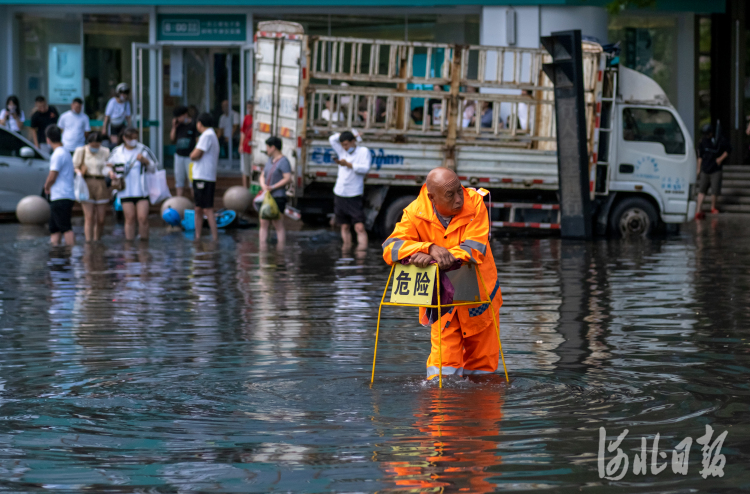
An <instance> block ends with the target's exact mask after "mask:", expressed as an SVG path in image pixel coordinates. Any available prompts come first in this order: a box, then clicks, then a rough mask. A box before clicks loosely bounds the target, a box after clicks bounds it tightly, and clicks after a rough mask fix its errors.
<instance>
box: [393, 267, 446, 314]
mask: <svg viewBox="0 0 750 494" xmlns="http://www.w3.org/2000/svg"><path fill="white" fill-rule="evenodd" d="M436 272H437V268H436V266H435V265H434V264H433V265H430V266H428V267H426V268H418V267H417V266H414V265H413V264H408V265H406V266H404V265H403V264H397V265H396V270H395V271H394V273H393V286H392V287H391V302H395V303H399V304H412V305H432V294H433V292H434V290H435V275H436Z"/></svg>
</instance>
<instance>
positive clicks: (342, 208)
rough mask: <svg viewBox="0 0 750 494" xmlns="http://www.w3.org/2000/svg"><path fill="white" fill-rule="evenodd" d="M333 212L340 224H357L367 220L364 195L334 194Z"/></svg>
mask: <svg viewBox="0 0 750 494" xmlns="http://www.w3.org/2000/svg"><path fill="white" fill-rule="evenodd" d="M333 212H334V214H335V215H336V223H338V224H339V225H356V224H357V223H364V222H365V209H364V206H363V203H362V196H354V197H339V196H334V200H333Z"/></svg>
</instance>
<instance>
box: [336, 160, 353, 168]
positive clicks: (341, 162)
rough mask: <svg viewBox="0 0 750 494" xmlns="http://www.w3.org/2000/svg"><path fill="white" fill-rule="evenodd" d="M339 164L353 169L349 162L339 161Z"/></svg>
mask: <svg viewBox="0 0 750 494" xmlns="http://www.w3.org/2000/svg"><path fill="white" fill-rule="evenodd" d="M337 163H338V164H339V165H340V166H345V167H347V168H351V167H352V164H351V163H349V162H348V161H346V160H337Z"/></svg>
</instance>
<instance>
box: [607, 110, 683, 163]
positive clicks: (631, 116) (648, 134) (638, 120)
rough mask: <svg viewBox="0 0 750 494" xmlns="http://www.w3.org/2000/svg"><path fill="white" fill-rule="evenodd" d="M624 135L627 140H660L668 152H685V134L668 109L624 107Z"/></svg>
mask: <svg viewBox="0 0 750 494" xmlns="http://www.w3.org/2000/svg"><path fill="white" fill-rule="evenodd" d="M622 121H623V126H622V137H623V139H625V140H626V141H640V142H658V143H661V144H662V145H664V151H665V152H666V153H667V154H685V136H684V135H683V134H682V130H681V129H680V124H679V123H677V119H676V118H675V117H674V115H672V113H671V112H669V111H667V110H657V109H654V108H624V109H623V110H622Z"/></svg>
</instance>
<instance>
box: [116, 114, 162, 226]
mask: <svg viewBox="0 0 750 494" xmlns="http://www.w3.org/2000/svg"><path fill="white" fill-rule="evenodd" d="M122 137H123V142H122V144H120V145H119V146H117V147H116V148H114V149H113V150H112V154H111V155H110V157H109V163H110V164H111V165H112V166H115V165H123V170H124V171H123V179H122V180H124V181H125V189H123V190H121V191H120V192H118V193H117V196H118V197H119V198H120V202H121V203H122V212H123V215H124V216H125V238H126V239H127V240H133V239H134V238H135V230H136V220H137V223H138V233H139V234H140V237H141V240H148V209H149V202H148V186H147V185H146V173H154V172H155V171H156V168H157V164H158V162H157V160H156V157H155V156H154V153H153V152H152V151H151V150H150V149H149V148H148V147H146V146H145V145H143V144H142V143H140V142H138V131H137V130H136V129H134V128H132V127H131V128H128V129H125V132H123V134H122Z"/></svg>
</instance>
